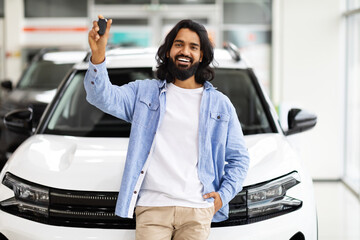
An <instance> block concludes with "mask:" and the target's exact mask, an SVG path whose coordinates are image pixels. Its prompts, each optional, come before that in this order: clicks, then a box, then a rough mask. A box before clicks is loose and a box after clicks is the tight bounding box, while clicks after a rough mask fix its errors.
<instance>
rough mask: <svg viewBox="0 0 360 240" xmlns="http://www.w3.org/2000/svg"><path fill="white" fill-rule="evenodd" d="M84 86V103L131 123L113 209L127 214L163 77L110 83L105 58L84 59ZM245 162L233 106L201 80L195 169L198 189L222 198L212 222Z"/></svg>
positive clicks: (158, 112) (160, 101)
mask: <svg viewBox="0 0 360 240" xmlns="http://www.w3.org/2000/svg"><path fill="white" fill-rule="evenodd" d="M84 86H85V90H86V92H87V97H86V99H87V101H88V102H89V103H91V104H92V105H94V106H96V107H98V108H99V109H101V110H102V111H104V112H106V113H109V114H111V115H113V116H115V117H118V118H121V119H123V120H125V121H128V122H130V123H132V125H131V133H130V138H129V146H128V151H127V156H126V162H125V169H124V174H123V177H122V181H121V187H120V191H119V195H118V199H117V204H116V210H115V214H116V215H118V216H120V217H127V218H132V217H133V211H134V207H135V204H136V200H137V197H138V196H137V195H138V193H139V190H140V189H139V188H140V187H141V182H142V179H143V178H144V175H145V174H146V169H147V167H146V166H147V165H148V164H146V163H148V162H147V159H148V154H149V153H150V150H151V148H152V143H153V140H154V136H155V134H156V130H157V129H158V127H159V125H160V123H161V120H162V118H163V116H164V113H165V108H166V81H161V80H149V79H147V80H137V81H134V82H130V83H128V84H125V85H123V86H121V87H119V86H115V85H112V84H111V83H110V81H109V76H108V72H107V69H106V63H105V62H103V63H101V64H98V65H93V64H92V63H91V62H90V63H89V69H88V71H87V73H86V75H85V79H84ZM174 137H176V136H174ZM248 167H249V155H248V151H247V148H246V146H245V141H244V136H243V133H242V130H241V125H240V122H239V119H238V116H237V114H236V111H235V108H234V106H233V105H232V103H231V102H230V100H229V98H228V97H226V96H225V95H224V94H222V93H220V92H219V91H217V90H216V89H215V88H214V87H213V86H212V85H211V84H210V83H209V82H205V84H204V92H203V96H202V99H201V105H200V116H199V158H198V175H199V179H200V181H201V183H202V184H203V186H204V189H203V191H204V192H203V194H205V193H210V192H213V191H215V192H218V193H219V194H220V197H221V200H222V203H223V206H222V208H221V209H220V210H219V211H218V212H217V213H216V214H215V215H214V218H213V220H212V221H213V222H220V221H224V220H226V219H227V218H228V213H229V205H228V203H229V201H230V200H231V199H232V198H234V196H235V195H236V194H237V193H238V192H239V191H241V189H242V185H243V182H244V179H245V176H246V174H247V171H248ZM207 201H209V202H211V201H213V199H212V198H211V199H207Z"/></svg>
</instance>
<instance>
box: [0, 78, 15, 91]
mask: <svg viewBox="0 0 360 240" xmlns="http://www.w3.org/2000/svg"><path fill="white" fill-rule="evenodd" d="M1 87H2V88H4V89H6V90H8V91H11V90H12V89H13V85H12V82H11V81H10V80H4V81H2V82H1Z"/></svg>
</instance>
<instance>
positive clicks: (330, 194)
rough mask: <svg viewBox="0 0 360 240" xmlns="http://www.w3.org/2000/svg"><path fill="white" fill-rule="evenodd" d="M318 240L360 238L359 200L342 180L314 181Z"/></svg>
mask: <svg viewBox="0 0 360 240" xmlns="http://www.w3.org/2000/svg"><path fill="white" fill-rule="evenodd" d="M314 188H315V198H316V202H317V212H318V224H319V240H360V200H359V199H358V198H357V197H356V196H355V194H353V193H352V192H351V191H350V190H349V189H348V188H347V187H346V186H345V185H344V184H343V183H342V182H321V181H320V182H318V181H314Z"/></svg>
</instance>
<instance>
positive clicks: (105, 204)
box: [48, 189, 135, 229]
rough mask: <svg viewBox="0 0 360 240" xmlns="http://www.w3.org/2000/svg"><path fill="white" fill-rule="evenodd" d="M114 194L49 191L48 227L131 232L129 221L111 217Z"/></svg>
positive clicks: (133, 225)
mask: <svg viewBox="0 0 360 240" xmlns="http://www.w3.org/2000/svg"><path fill="white" fill-rule="evenodd" d="M117 194H118V193H116V192H83V191H82V192H77V191H66V190H58V189H57V190H51V191H50V205H49V219H48V221H49V224H52V225H60V226H72V227H91V228H94V227H96V228H116V229H135V221H134V220H133V219H127V218H126V219H125V218H120V217H118V216H116V215H115V205H116V200H117Z"/></svg>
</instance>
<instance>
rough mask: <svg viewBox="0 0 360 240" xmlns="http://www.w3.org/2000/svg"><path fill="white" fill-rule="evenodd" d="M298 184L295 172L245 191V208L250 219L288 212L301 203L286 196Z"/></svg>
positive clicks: (298, 180) (297, 176)
mask: <svg viewBox="0 0 360 240" xmlns="http://www.w3.org/2000/svg"><path fill="white" fill-rule="evenodd" d="M298 183H300V176H299V174H298V173H297V172H293V173H290V174H289V175H286V176H283V177H280V178H278V179H275V180H272V181H270V182H267V183H265V184H261V185H260V186H253V187H250V188H248V189H247V205H248V206H247V207H248V215H249V217H250V218H252V217H257V216H263V215H268V214H272V213H281V212H286V211H287V212H288V211H289V210H292V209H294V208H295V209H296V208H297V207H299V206H301V204H302V202H301V201H299V200H297V199H294V198H291V197H288V196H286V195H285V194H286V191H287V190H288V189H290V188H292V187H293V186H295V185H297V184H298Z"/></svg>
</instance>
